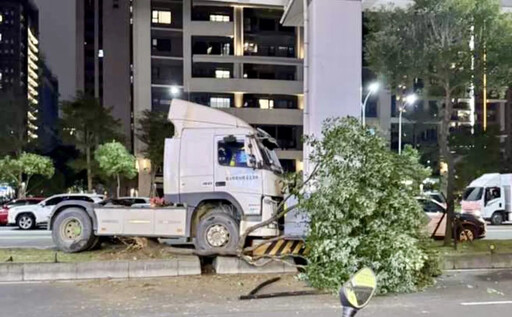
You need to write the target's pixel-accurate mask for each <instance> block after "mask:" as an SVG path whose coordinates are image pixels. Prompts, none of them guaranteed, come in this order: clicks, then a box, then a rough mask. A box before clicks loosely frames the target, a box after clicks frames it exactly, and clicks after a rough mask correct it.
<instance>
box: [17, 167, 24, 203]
mask: <svg viewBox="0 0 512 317" xmlns="http://www.w3.org/2000/svg"><path fill="white" fill-rule="evenodd" d="M20 198H25V186H24V185H23V173H22V172H19V174H18V199H20Z"/></svg>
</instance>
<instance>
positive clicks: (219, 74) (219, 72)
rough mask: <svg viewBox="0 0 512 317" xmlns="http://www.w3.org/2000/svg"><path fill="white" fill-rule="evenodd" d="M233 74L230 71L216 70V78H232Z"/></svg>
mask: <svg viewBox="0 0 512 317" xmlns="http://www.w3.org/2000/svg"><path fill="white" fill-rule="evenodd" d="M230 77H231V72H230V71H229V70H222V69H217V70H215V78H230Z"/></svg>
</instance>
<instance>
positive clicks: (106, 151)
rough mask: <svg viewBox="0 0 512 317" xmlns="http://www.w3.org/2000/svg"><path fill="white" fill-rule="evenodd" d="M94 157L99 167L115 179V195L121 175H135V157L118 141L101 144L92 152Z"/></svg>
mask: <svg viewBox="0 0 512 317" xmlns="http://www.w3.org/2000/svg"><path fill="white" fill-rule="evenodd" d="M94 158H95V159H96V161H98V163H99V166H100V168H101V169H102V170H103V171H104V172H105V173H106V174H107V175H109V176H115V178H116V179H117V197H119V195H120V188H121V177H126V178H129V179H131V178H134V177H135V176H136V175H137V169H136V168H135V157H134V156H133V155H131V154H130V153H129V152H128V151H127V150H126V147H125V146H124V145H122V144H121V143H119V142H110V143H105V144H102V145H100V146H99V147H98V149H97V150H96V152H94Z"/></svg>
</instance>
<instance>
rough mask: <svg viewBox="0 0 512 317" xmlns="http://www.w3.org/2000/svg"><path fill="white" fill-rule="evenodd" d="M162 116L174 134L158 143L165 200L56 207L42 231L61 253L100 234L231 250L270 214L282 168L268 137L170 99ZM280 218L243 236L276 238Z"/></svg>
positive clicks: (94, 240)
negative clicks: (148, 204) (152, 203)
mask: <svg viewBox="0 0 512 317" xmlns="http://www.w3.org/2000/svg"><path fill="white" fill-rule="evenodd" d="M169 120H170V121H171V122H172V123H173V124H174V131H175V132H174V136H173V137H172V138H169V139H166V140H162V142H164V141H165V151H164V195H165V200H166V202H168V203H171V204H172V205H171V206H170V207H159V208H158V207H155V208H129V207H126V208H123V207H121V208H119V206H108V205H106V204H103V203H100V204H96V205H93V204H86V203H77V202H72V203H62V204H59V205H57V206H55V208H54V209H53V211H52V215H51V217H50V222H49V224H50V225H49V229H51V230H52V237H53V240H54V242H55V244H56V245H57V247H58V248H59V249H60V250H62V251H65V252H80V251H84V250H87V249H90V248H92V247H94V245H95V244H96V243H97V241H98V237H100V236H142V237H156V238H178V237H179V238H186V239H188V240H190V241H193V242H194V244H195V246H196V248H197V249H198V250H203V251H206V252H215V251H218V250H222V251H235V250H236V249H237V248H238V244H239V241H240V237H241V235H243V234H244V233H246V232H247V229H248V228H250V227H251V226H254V225H257V224H260V223H262V222H264V221H266V220H268V219H270V218H272V217H273V216H274V215H276V214H277V212H278V208H279V206H280V204H281V202H282V201H283V193H282V183H281V181H282V174H283V170H282V167H281V165H280V163H279V159H278V158H277V155H276V153H275V152H274V149H275V148H276V147H277V143H276V141H275V140H274V139H273V138H272V137H271V136H270V135H268V134H267V133H265V132H264V131H261V130H257V129H254V128H252V127H251V126H250V125H249V124H247V123H245V122H244V121H242V120H240V119H238V118H236V117H234V116H232V115H230V114H228V113H225V112H223V111H220V110H216V109H212V108H209V107H205V106H202V105H198V104H194V103H190V102H186V101H182V100H176V99H175V100H173V101H172V103H171V107H170V110H169ZM280 221H283V220H282V219H281V220H279V221H274V222H273V223H270V224H269V225H266V226H264V227H261V228H259V229H257V230H254V231H251V232H249V233H248V235H249V236H250V237H251V239H250V240H251V241H252V242H254V241H257V240H258V239H261V238H268V237H277V236H280V235H281V232H282V228H280V225H279V223H280ZM69 228H72V230H71V229H69Z"/></svg>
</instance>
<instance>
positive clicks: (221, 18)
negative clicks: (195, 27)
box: [210, 14, 229, 22]
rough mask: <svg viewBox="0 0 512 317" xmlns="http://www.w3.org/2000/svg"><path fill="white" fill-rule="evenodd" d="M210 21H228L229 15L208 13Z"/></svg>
mask: <svg viewBox="0 0 512 317" xmlns="http://www.w3.org/2000/svg"><path fill="white" fill-rule="evenodd" d="M210 21H212V22H229V15H221V14H210Z"/></svg>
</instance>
